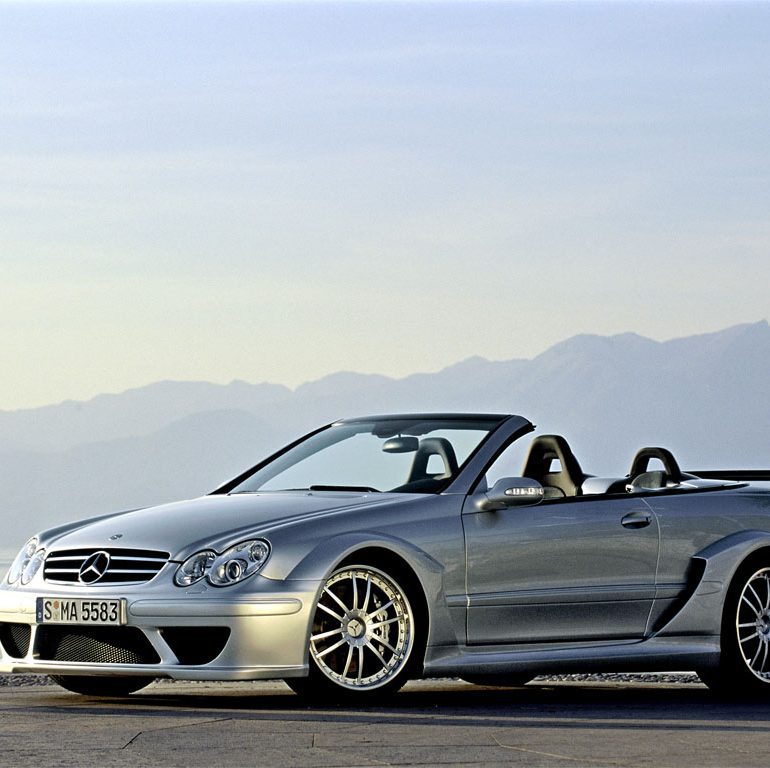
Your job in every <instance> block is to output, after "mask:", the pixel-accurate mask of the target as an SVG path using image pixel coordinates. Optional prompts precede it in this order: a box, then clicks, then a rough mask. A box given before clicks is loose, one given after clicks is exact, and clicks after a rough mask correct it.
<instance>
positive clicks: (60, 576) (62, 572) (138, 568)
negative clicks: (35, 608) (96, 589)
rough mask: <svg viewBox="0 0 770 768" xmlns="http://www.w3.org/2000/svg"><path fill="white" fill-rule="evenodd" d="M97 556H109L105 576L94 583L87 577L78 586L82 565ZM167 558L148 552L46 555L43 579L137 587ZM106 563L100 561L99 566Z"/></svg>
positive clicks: (85, 551) (93, 551) (88, 551)
mask: <svg viewBox="0 0 770 768" xmlns="http://www.w3.org/2000/svg"><path fill="white" fill-rule="evenodd" d="M100 552H101V553H106V554H107V555H108V556H109V562H108V564H107V570H106V571H105V573H104V575H103V576H102V577H101V578H98V579H94V578H93V577H92V574H88V575H87V577H88V578H87V580H86V581H85V583H84V582H81V580H80V569H81V568H82V567H83V564H84V563H85V562H86V560H88V559H89V558H90V557H92V556H93V555H96V554H97V553H100ZM168 558H169V554H168V552H156V551H154V550H147V549H116V548H111V549H66V550H60V551H58V552H56V551H54V552H50V553H49V554H48V557H46V559H45V564H44V565H43V578H44V579H45V580H46V581H48V582H51V583H53V584H83V583H84V585H85V586H90V585H91V584H137V583H142V582H145V581H149V580H150V579H151V578H152V577H153V576H155V575H156V574H157V573H158V571H160V569H161V568H162V567H163V566H164V565H165V564H166V562H167V561H168ZM105 560H106V558H101V562H102V563H104V562H105ZM100 565H101V563H100Z"/></svg>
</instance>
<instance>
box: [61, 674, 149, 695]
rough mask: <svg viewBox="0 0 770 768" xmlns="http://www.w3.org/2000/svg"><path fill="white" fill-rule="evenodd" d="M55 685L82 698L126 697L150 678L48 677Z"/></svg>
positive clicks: (146, 683) (142, 686)
mask: <svg viewBox="0 0 770 768" xmlns="http://www.w3.org/2000/svg"><path fill="white" fill-rule="evenodd" d="M49 677H50V678H51V680H53V681H54V682H55V683H56V684H57V685H60V686H61V687H62V688H66V689H67V690H68V691H72V693H80V694H82V695H83V696H105V697H108V698H114V697H119V696H128V695H129V694H130V693H134V692H135V691H138V690H140V689H142V688H144V687H146V686H148V685H149V684H150V683H151V682H152V681H153V680H154V678H152V677H100V676H98V675H93V676H88V675H49Z"/></svg>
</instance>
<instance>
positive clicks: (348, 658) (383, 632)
mask: <svg viewBox="0 0 770 768" xmlns="http://www.w3.org/2000/svg"><path fill="white" fill-rule="evenodd" d="M417 645H418V637H417V625H416V622H415V615H414V612H413V610H412V604H411V602H410V600H409V597H408V595H407V592H406V590H405V589H403V588H402V587H401V585H400V584H399V582H398V581H396V579H395V578H394V577H393V576H391V575H389V574H388V573H386V572H385V571H383V570H380V569H379V568H374V567H372V566H369V565H346V566H343V567H341V568H338V569H337V570H336V571H334V573H332V575H331V576H330V577H329V578H328V579H327V581H326V584H325V585H324V588H323V590H322V592H321V596H320V598H319V600H318V602H317V603H316V607H315V612H314V614H313V621H312V625H311V630H310V647H309V659H308V666H309V673H308V676H307V677H303V678H289V679H286V680H285V681H284V682H286V684H287V685H288V686H289V687H290V688H291V689H292V690H293V691H294V692H295V693H299V694H300V695H302V696H304V697H306V698H309V699H313V700H316V701H325V702H331V703H335V702H338V701H349V702H352V701H355V702H357V703H361V702H367V701H376V700H380V699H383V698H385V697H386V696H388V695H389V694H392V693H395V692H396V691H397V690H398V689H399V688H401V686H402V685H403V684H404V683H405V682H406V681H407V680H408V679H409V676H410V673H411V671H412V669H413V666H414V660H416V659H417V657H418V654H417V653H415V652H414V650H415V647H416V646H417Z"/></svg>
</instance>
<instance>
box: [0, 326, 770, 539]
mask: <svg viewBox="0 0 770 768" xmlns="http://www.w3.org/2000/svg"><path fill="white" fill-rule="evenodd" d="M768 385H770V326H768V324H767V322H766V321H762V322H759V323H754V324H746V325H739V326H735V327H732V328H728V329H726V330H723V331H719V332H717V333H710V334H703V335H698V336H691V337H687V338H681V339H674V340H672V341H667V342H657V341H653V340H651V339H647V338H644V337H642V336H638V335H636V334H633V333H624V334H620V335H617V336H608V337H607V336H592V335H580V336H575V337H573V338H571V339H568V340H566V341H563V342H561V343H559V344H556V345H555V346H553V347H551V348H550V349H548V350H547V351H545V352H543V353H542V354H541V355H538V356H537V357H535V358H533V359H531V360H509V361H504V362H493V361H488V360H485V359H483V358H481V357H472V358H469V359H467V360H464V361H462V362H460V363H457V364H456V365H452V366H450V367H448V368H445V369H444V370H442V371H439V372H438V373H420V374H414V375H412V376H408V377H406V378H403V379H391V378H388V377H386V376H379V375H365V374H359V373H352V372H340V373H335V374H332V375H330V376H326V377H324V378H322V379H320V380H318V381H314V382H310V383H308V384H303V385H302V386H300V387H298V388H297V389H295V390H294V391H292V390H290V389H288V388H286V387H282V386H278V385H274V384H265V383H263V384H248V383H246V382H242V381H235V382H232V383H231V384H228V385H217V384H209V383H205V382H171V381H166V382H159V383H155V384H151V385H149V386H146V387H141V388H139V389H133V390H130V391H128V392H124V393H122V394H118V395H100V396H99V397H96V398H94V399H93V400H90V401H88V402H65V403H62V404H60V405H50V406H46V407H44V408H35V409H28V410H20V411H11V412H8V411H6V412H0V516H1V519H2V521H3V527H4V530H5V532H6V539H5V541H3V542H0V549H2V550H5V549H7V548H14V547H16V546H18V545H19V544H21V543H22V542H23V541H24V539H25V537H26V536H27V535H29V534H30V533H31V532H33V531H34V530H36V529H40V528H43V527H46V526H49V525H52V524H54V523H58V522H62V521H64V520H68V519H72V518H78V517H86V516H89V515H94V514H98V513H101V512H105V511H111V510H116V509H128V508H132V507H137V506H143V505H148V504H153V503H158V502H162V501H167V500H171V499H174V498H184V497H190V496H195V495H199V494H201V493H205V492H206V491H208V490H211V489H212V488H214V487H215V486H216V485H218V484H219V483H220V482H221V481H223V480H224V479H226V478H228V477H232V476H235V475H236V474H237V473H238V472H240V471H241V470H243V469H245V468H246V467H248V466H250V465H252V464H254V463H256V461H258V460H259V459H260V458H262V457H263V456H264V455H265V454H266V453H267V452H269V451H271V450H272V449H274V448H277V447H279V446H280V445H281V444H283V443H284V442H286V441H288V440H290V439H292V438H293V437H296V436H298V435H299V434H302V433H303V432H305V431H308V430H310V429H312V428H314V427H316V426H319V425H320V424H323V423H326V422H329V421H333V420H335V419H338V418H340V417H343V416H355V415H366V414H375V413H386V412H394V411H399V412H403V411H476V410H480V411H488V412H500V413H520V414H522V415H523V416H526V417H527V418H529V419H531V420H532V421H533V422H534V423H535V424H537V425H538V431H539V432H541V433H542V432H557V433H561V434H564V435H565V436H566V437H567V439H568V440H569V441H570V443H571V444H572V446H573V449H574V451H575V453H576V455H577V456H578V458H579V459H580V461H581V464H582V465H583V467H584V469H585V470H586V471H589V472H591V473H594V474H624V473H625V472H626V471H627V468H628V464H629V463H630V460H631V458H632V456H633V454H634V452H635V451H636V449H637V448H639V447H641V446H642V445H663V446H666V447H668V448H670V449H672V450H673V451H674V453H675V454H676V455H677V456H678V458H679V459H680V463H681V464H682V466H683V467H689V468H707V467H719V468H726V467H770V399H769V398H768V394H767V393H768V389H770V387H769V386H768Z"/></svg>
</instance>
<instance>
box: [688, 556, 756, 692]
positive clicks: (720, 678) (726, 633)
mask: <svg viewBox="0 0 770 768" xmlns="http://www.w3.org/2000/svg"><path fill="white" fill-rule="evenodd" d="M698 675H699V676H700V678H701V680H703V682H704V683H706V685H708V686H709V688H711V689H713V690H714V691H716V692H717V693H721V694H723V695H729V696H758V695H759V696H770V566H768V565H767V558H765V559H764V560H763V561H756V560H755V561H752V562H750V563H748V564H747V565H746V566H744V567H742V568H741V569H740V570H739V571H738V573H737V574H736V576H735V578H734V579H733V583H732V584H731V585H730V589H729V591H728V594H727V599H726V601H725V609H724V616H723V619H722V635H721V653H720V660H719V665H718V666H717V667H715V668H711V669H703V670H699V671H698Z"/></svg>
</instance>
